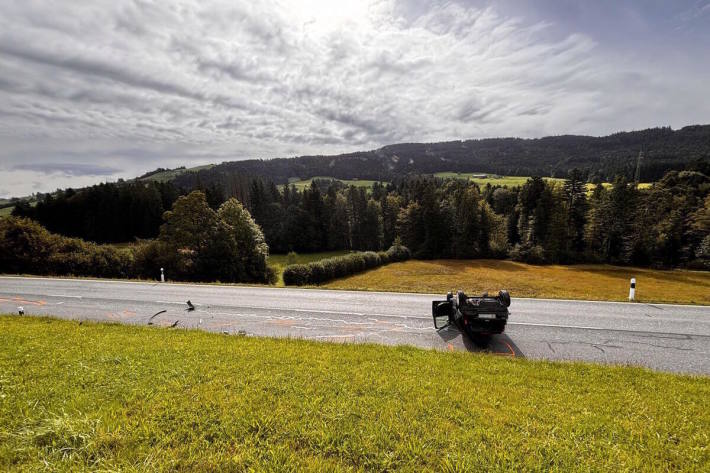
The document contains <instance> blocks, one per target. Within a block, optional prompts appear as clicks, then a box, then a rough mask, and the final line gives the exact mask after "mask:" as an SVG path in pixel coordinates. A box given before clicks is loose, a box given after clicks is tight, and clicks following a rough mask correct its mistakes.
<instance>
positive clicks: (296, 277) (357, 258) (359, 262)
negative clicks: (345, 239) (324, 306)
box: [283, 245, 410, 286]
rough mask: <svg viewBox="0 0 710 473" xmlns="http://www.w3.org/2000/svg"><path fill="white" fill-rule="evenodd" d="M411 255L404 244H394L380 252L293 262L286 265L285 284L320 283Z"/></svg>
mask: <svg viewBox="0 0 710 473" xmlns="http://www.w3.org/2000/svg"><path fill="white" fill-rule="evenodd" d="M409 257H410V252H409V249H407V248H406V247H405V246H402V245H394V246H392V247H391V248H390V249H389V250H387V251H380V252H379V253H375V252H374V251H365V252H363V253H351V254H349V255H345V256H336V257H333V258H326V259H322V260H320V261H315V262H313V263H308V264H291V265H288V266H286V269H285V270H284V274H283V278H284V284H285V285H287V286H303V285H306V284H320V283H323V282H326V281H330V280H332V279H337V278H342V277H345V276H350V275H351V274H356V273H360V272H362V271H365V270H368V269H372V268H376V267H378V266H382V265H385V264H388V263H393V262H395V261H404V260H406V259H409Z"/></svg>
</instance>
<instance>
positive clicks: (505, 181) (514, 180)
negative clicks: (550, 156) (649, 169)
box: [434, 172, 651, 191]
mask: <svg viewBox="0 0 710 473" xmlns="http://www.w3.org/2000/svg"><path fill="white" fill-rule="evenodd" d="M476 174H485V173H470V172H469V173H465V172H461V173H457V172H437V173H435V174H434V176H436V177H441V178H444V179H454V178H455V179H468V180H470V181H473V182H475V183H476V184H478V185H479V186H485V185H486V184H490V185H492V186H495V185H498V186H508V187H516V186H522V185H523V184H525V183H526V182H527V180H528V179H530V176H496V175H494V174H488V177H485V178H480V177H473V176H474V175H476ZM543 179H545V180H546V181H548V182H560V183H562V182H564V179H562V178H556V177H544V178H543ZM603 185H604V187H606V188H610V187H611V183H610V182H604V183H603ZM594 187H595V185H594V184H587V190H590V191H591V190H593V189H594ZM638 187H639V189H648V188H649V187H651V183H650V182H641V183H639V186H638Z"/></svg>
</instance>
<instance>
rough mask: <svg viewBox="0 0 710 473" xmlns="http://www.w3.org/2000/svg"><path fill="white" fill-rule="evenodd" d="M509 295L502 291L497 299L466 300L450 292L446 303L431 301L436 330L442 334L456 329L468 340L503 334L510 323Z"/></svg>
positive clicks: (493, 297)
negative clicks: (479, 336) (448, 329)
mask: <svg viewBox="0 0 710 473" xmlns="http://www.w3.org/2000/svg"><path fill="white" fill-rule="evenodd" d="M509 306H510V295H509V294H508V291H499V292H498V294H497V295H495V296H489V295H488V293H485V294H483V295H481V296H467V295H466V294H465V293H464V292H463V291H458V292H457V293H456V294H455V295H454V294H453V293H451V292H449V293H448V294H447V295H446V300H436V301H432V317H433V318H434V327H435V328H436V329H437V330H439V329H442V328H444V327H447V326H449V325H455V326H456V327H458V328H459V329H460V330H462V331H464V332H465V333H466V334H467V335H468V336H470V337H474V336H478V335H487V334H497V333H503V331H504V330H505V324H506V323H507V322H508V315H509V312H508V307H509Z"/></svg>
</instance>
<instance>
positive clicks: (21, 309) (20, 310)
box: [17, 306, 25, 315]
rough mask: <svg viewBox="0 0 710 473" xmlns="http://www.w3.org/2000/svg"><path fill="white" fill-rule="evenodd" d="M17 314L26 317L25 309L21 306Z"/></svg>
mask: <svg viewBox="0 0 710 473" xmlns="http://www.w3.org/2000/svg"><path fill="white" fill-rule="evenodd" d="M17 313H18V314H20V315H25V308H24V307H22V306H20V307H18V308H17Z"/></svg>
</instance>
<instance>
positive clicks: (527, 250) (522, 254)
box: [510, 244, 547, 264]
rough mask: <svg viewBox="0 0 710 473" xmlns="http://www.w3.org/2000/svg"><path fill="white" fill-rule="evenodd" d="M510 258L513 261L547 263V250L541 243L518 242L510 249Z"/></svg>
mask: <svg viewBox="0 0 710 473" xmlns="http://www.w3.org/2000/svg"><path fill="white" fill-rule="evenodd" d="M510 258H511V259H512V260H513V261H520V262H522V263H528V264H545V263H547V260H546V259H545V251H544V250H543V249H542V247H541V246H540V245H520V244H517V245H515V247H513V249H512V250H510Z"/></svg>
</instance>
